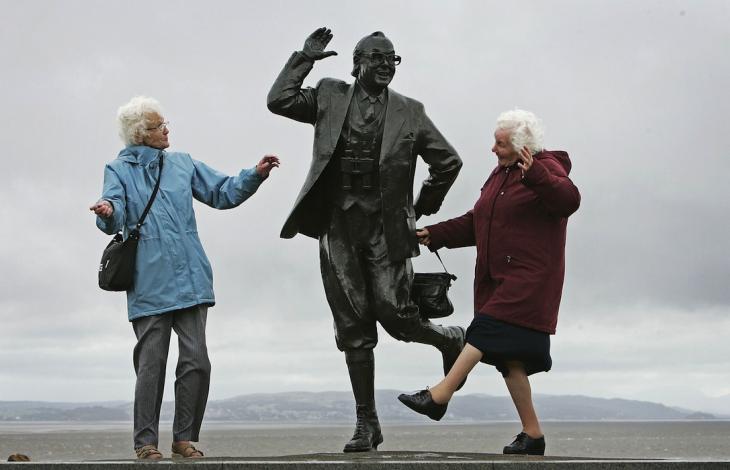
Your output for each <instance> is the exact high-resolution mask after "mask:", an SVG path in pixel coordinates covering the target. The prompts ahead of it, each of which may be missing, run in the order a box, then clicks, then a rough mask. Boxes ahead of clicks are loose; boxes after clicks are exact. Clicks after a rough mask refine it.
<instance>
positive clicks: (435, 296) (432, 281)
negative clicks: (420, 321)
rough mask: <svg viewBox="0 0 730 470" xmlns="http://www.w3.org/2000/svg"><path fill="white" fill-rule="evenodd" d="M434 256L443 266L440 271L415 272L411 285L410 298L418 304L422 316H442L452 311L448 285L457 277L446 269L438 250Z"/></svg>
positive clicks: (446, 315)
mask: <svg viewBox="0 0 730 470" xmlns="http://www.w3.org/2000/svg"><path fill="white" fill-rule="evenodd" d="M434 253H435V254H436V257H438V259H439V261H440V262H441V266H443V267H444V272H442V273H415V274H414V275H413V284H412V285H411V300H413V302H414V303H415V304H416V305H418V311H419V313H420V314H421V317H423V318H443V317H448V316H449V315H451V314H452V313H454V305H453V304H452V303H451V300H449V296H448V293H449V287H451V282H452V281H455V280H456V279H457V278H456V276H454V275H453V274H451V273H450V272H448V271H447V270H446V266H444V262H443V261H441V256H439V254H438V251H434Z"/></svg>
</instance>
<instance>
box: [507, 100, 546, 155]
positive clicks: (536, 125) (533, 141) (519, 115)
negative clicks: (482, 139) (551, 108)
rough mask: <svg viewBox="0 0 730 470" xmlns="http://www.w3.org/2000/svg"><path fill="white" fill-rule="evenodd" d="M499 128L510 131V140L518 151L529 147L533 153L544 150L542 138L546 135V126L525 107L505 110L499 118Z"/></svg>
mask: <svg viewBox="0 0 730 470" xmlns="http://www.w3.org/2000/svg"><path fill="white" fill-rule="evenodd" d="M497 129H505V130H509V131H511V132H510V142H512V146H513V147H514V148H515V150H516V151H519V150H520V149H521V148H522V147H527V148H528V149H529V150H530V152H531V153H533V154H535V153H537V152H540V151H542V149H543V146H542V139H543V136H544V135H545V127H544V126H543V124H542V120H541V119H540V118H538V117H537V116H535V114H534V113H531V112H530V111H525V110H524V109H513V110H511V111H505V112H503V113H502V114H500V115H499V117H498V118H497Z"/></svg>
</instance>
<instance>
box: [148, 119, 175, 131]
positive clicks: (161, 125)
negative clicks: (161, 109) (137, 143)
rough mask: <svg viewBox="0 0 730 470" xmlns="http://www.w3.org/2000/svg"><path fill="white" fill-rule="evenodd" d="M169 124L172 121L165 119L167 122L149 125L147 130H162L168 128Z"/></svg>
mask: <svg viewBox="0 0 730 470" xmlns="http://www.w3.org/2000/svg"><path fill="white" fill-rule="evenodd" d="M169 124H170V121H165V122H163V123H161V124H160V125H159V126H155V127H148V128H147V130H148V131H162V130H165V129H167V126H168V125H169Z"/></svg>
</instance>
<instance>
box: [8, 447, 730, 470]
mask: <svg viewBox="0 0 730 470" xmlns="http://www.w3.org/2000/svg"><path fill="white" fill-rule="evenodd" d="M140 465H144V466H147V465H154V466H156V467H159V466H163V467H169V466H175V467H174V468H175V469H180V470H182V469H184V468H199V469H201V470H202V469H204V470H238V469H242V470H254V469H256V470H285V469H286V470H288V469H306V470H333V469H336V468H346V469H348V470H360V469H363V470H374V469H378V468H385V469H389V470H390V469H392V470H395V469H404V470H410V469H413V470H417V469H428V470H437V469H444V470H458V469H462V468H463V469H477V468H478V469H485V470H492V469H513V470H523V469H524V470H527V469H563V468H564V469H568V470H618V469H635V470H639V469H650V470H660V469H661V470H663V469H668V470H690V469H691V470H715V469H724V470H730V460H724V461H705V460H697V461H688V460H621V459H589V458H574V457H549V456H548V457H533V456H517V455H514V456H508V455H501V454H469V453H459V452H454V453H444V452H382V451H381V452H366V453H355V454H306V455H287V456H280V457H249V458H240V457H236V458H220V457H210V458H204V459H200V460H196V461H190V460H185V461H183V460H171V459H163V460H160V461H157V462H149V463H148V462H138V461H136V460H116V461H83V462H28V463H10V462H2V463H0V467H3V468H9V467H10V466H13V467H15V468H23V469H33V470H74V469H80V470H97V469H98V470H117V469H120V470H121V469H132V468H140V467H139V466H140Z"/></svg>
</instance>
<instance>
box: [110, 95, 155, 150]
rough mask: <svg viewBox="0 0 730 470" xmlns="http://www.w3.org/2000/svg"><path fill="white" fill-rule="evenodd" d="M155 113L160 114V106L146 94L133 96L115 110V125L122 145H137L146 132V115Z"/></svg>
mask: <svg viewBox="0 0 730 470" xmlns="http://www.w3.org/2000/svg"><path fill="white" fill-rule="evenodd" d="M150 113H157V114H159V115H160V116H162V106H160V103H159V102H158V101H157V100H156V99H154V98H149V97H147V96H135V97H134V98H132V99H131V100H129V103H127V104H124V105H122V106H120V107H119V109H118V110H117V126H118V127H119V137H121V139H122V142H124V145H126V146H130V145H139V144H141V143H142V140H143V139H144V137H145V135H146V134H147V126H148V120H147V115H149V114H150Z"/></svg>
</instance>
